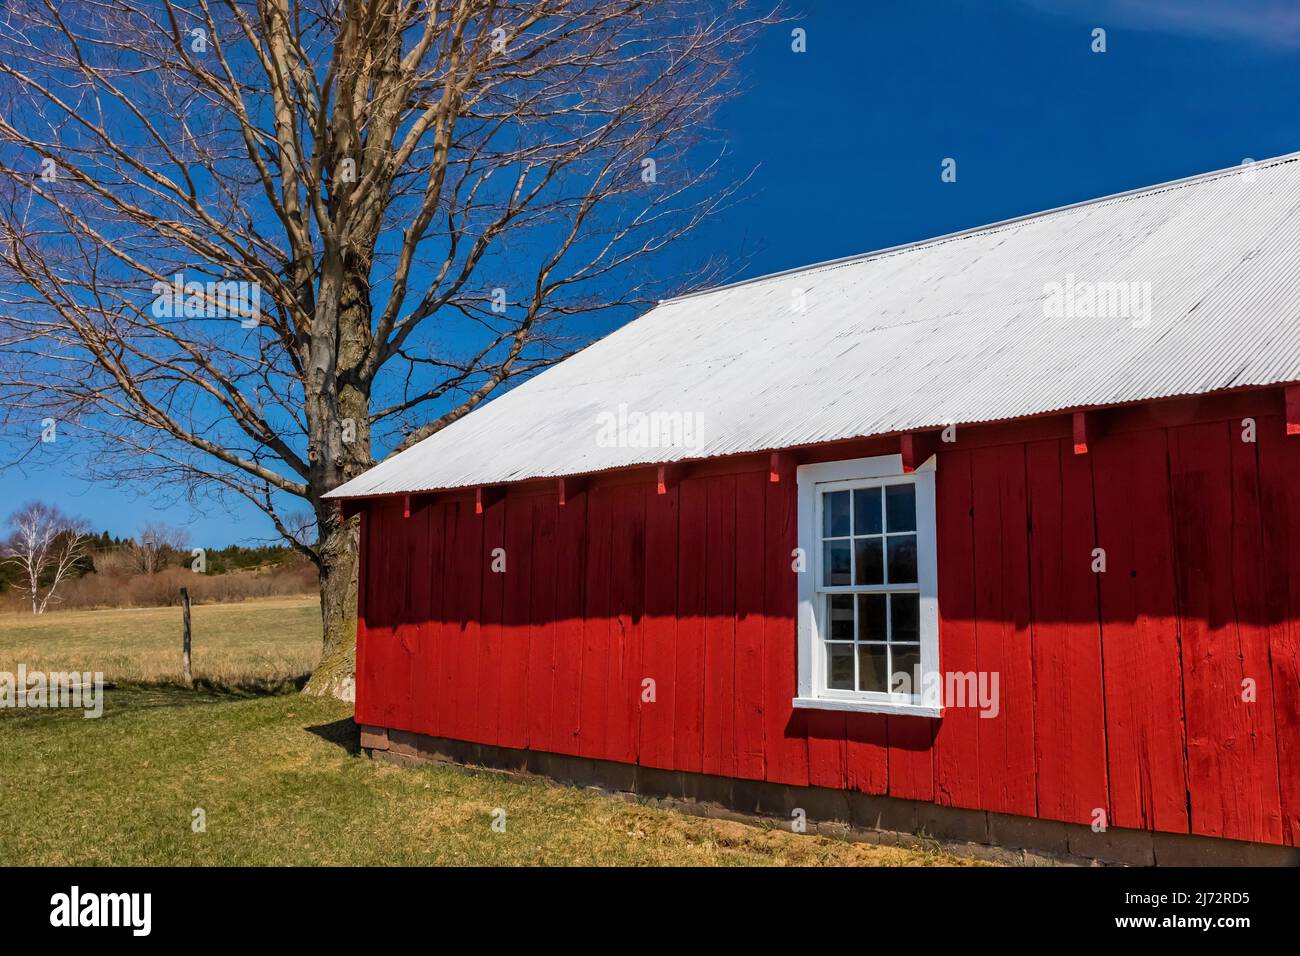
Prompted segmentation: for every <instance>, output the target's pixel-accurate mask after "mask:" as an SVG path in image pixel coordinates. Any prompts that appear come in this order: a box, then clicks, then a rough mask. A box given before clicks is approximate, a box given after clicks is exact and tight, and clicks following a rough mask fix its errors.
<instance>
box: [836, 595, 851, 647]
mask: <svg viewBox="0 0 1300 956" xmlns="http://www.w3.org/2000/svg"><path fill="white" fill-rule="evenodd" d="M830 608H831V611H830V619H831V636H830V640H832V641H851V640H853V595H852V594H832V595H830Z"/></svg>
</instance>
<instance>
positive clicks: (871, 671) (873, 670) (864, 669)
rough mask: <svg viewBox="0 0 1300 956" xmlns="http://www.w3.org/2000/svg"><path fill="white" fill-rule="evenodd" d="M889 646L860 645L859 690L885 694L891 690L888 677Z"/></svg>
mask: <svg viewBox="0 0 1300 956" xmlns="http://www.w3.org/2000/svg"><path fill="white" fill-rule="evenodd" d="M888 651H889V645H888V644H859V645H858V681H859V685H858V690H874V691H880V692H881V693H884V692H885V691H887V690H888V689H889V683H888V681H886V679H885V678H886V675H887V673H888V671H889V656H888Z"/></svg>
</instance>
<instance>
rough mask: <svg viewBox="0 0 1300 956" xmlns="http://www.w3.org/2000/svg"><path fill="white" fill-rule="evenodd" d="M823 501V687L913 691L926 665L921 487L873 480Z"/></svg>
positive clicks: (825, 495) (838, 491) (832, 493)
mask: <svg viewBox="0 0 1300 956" xmlns="http://www.w3.org/2000/svg"><path fill="white" fill-rule="evenodd" d="M820 499H821V501H820V504H821V515H822V522H821V539H822V540H821V556H822V561H821V581H820V586H819V587H818V590H819V591H821V592H822V593H821V595H820V600H822V601H823V602H825V604H824V611H823V614H824V620H825V621H826V622H827V624H828V627H827V629H826V631H825V633H824V634H823V635H822V639H823V641H824V642H825V652H824V655H823V657H824V661H825V668H826V673H825V677H824V681H825V684H824V686H825V687H826V688H827V689H830V690H848V691H870V692H876V693H889V692H892V691H899V690H904V691H905V692H908V693H910V692H911V688H913V687H916V686H918V685H919V683H920V674H919V671H920V666H921V633H920V602H921V595H920V586H919V583H918V576H917V562H916V557H917V555H916V486H915V485H914V483H913V482H912V481H911V480H905V481H896V482H893V483H888V484H879V483H874V482H873V483H872V484H870V485H868V486H866V487H859V488H843V489H836V490H830V491H822V492H820ZM900 674H905V675H907V677H906V683H902V682H901V681H900V680H899V678H898V677H897V676H896V675H900Z"/></svg>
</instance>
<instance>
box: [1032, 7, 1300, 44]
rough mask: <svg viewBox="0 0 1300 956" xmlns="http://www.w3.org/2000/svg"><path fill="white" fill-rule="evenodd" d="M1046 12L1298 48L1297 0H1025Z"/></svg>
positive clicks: (1299, 14)
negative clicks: (1098, 0) (1097, 0)
mask: <svg viewBox="0 0 1300 956" xmlns="http://www.w3.org/2000/svg"><path fill="white" fill-rule="evenodd" d="M1024 2H1026V3H1028V4H1029V5H1030V6H1033V7H1036V8H1038V9H1039V10H1043V11H1045V12H1048V13H1059V14H1065V15H1067V16H1072V17H1074V18H1076V19H1079V20H1086V21H1087V22H1088V23H1089V24H1090V25H1092V26H1100V27H1107V26H1111V25H1115V26H1126V27H1136V28H1138V29H1143V30H1157V31H1161V32H1165V33H1189V34H1196V35H1198V36H1209V37H1218V38H1222V39H1233V40H1246V41H1249V42H1252V43H1258V44H1263V45H1267V46H1275V47H1287V48H1300V3H1297V2H1296V0H1102V2H1096V0H1024Z"/></svg>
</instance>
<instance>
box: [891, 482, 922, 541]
mask: <svg viewBox="0 0 1300 956" xmlns="http://www.w3.org/2000/svg"><path fill="white" fill-rule="evenodd" d="M885 511H886V512H887V513H888V518H887V520H888V522H889V530H890V531H915V530H916V486H915V485H890V486H889V487H888V488H886V489H885Z"/></svg>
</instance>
